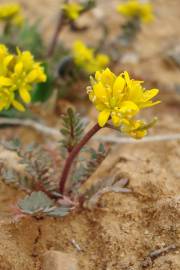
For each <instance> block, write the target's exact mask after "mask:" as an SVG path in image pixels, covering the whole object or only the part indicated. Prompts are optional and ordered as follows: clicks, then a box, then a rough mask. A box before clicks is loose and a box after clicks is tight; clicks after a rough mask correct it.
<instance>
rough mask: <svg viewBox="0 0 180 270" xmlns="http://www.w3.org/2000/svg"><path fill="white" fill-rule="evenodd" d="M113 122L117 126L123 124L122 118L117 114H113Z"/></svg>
mask: <svg viewBox="0 0 180 270" xmlns="http://www.w3.org/2000/svg"><path fill="white" fill-rule="evenodd" d="M111 118H112V122H113V125H114V126H115V127H119V126H120V124H121V118H120V117H119V116H118V115H117V114H116V113H114V114H113V113H112V114H111Z"/></svg>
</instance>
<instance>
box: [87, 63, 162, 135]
mask: <svg viewBox="0 0 180 270" xmlns="http://www.w3.org/2000/svg"><path fill="white" fill-rule="evenodd" d="M87 92H88V95H89V99H90V100H91V102H92V103H93V104H94V105H95V107H96V109H97V110H98V111H99V116H98V123H99V125H100V126H101V127H103V126H105V125H106V123H107V121H108V120H110V119H111V120H112V123H113V125H114V126H115V127H120V128H121V131H122V132H123V133H126V134H128V135H129V136H132V137H134V138H137V139H138V138H141V137H143V136H145V135H146V133H147V128H148V127H150V125H147V124H146V123H145V122H144V121H142V120H136V119H135V116H136V115H137V114H138V113H139V111H140V110H141V109H143V108H147V107H151V106H154V105H156V104H158V103H160V101H156V102H152V100H151V99H152V98H153V97H155V96H156V95H157V94H158V92H159V90H158V89H151V90H145V89H144V88H143V87H142V82H141V81H136V80H133V79H130V78H129V74H128V73H127V72H126V71H125V72H124V73H122V74H120V75H118V76H116V75H115V74H114V73H113V72H111V71H110V70H109V69H108V68H106V69H105V70H104V71H101V72H100V71H97V72H96V74H95V78H91V86H90V87H88V88H87Z"/></svg>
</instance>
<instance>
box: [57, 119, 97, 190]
mask: <svg viewBox="0 0 180 270" xmlns="http://www.w3.org/2000/svg"><path fill="white" fill-rule="evenodd" d="M100 129H101V127H100V126H99V125H98V124H96V125H94V126H93V127H92V128H91V129H90V130H89V131H88V133H87V134H86V135H85V136H84V137H83V138H82V140H81V141H80V142H79V143H78V144H77V145H76V146H75V147H74V148H73V149H72V151H71V152H70V153H69V156H68V158H67V159H66V162H65V166H64V169H63V172H62V175H61V178H60V182H59V191H60V193H61V194H63V193H64V190H65V185H66V181H67V178H68V175H69V172H70V169H71V166H72V163H73V161H74V159H75V157H76V156H77V155H78V154H79V152H80V150H81V149H82V147H83V146H84V145H85V144H86V143H87V142H88V141H89V139H90V138H91V137H92V136H93V135H94V134H95V133H96V132H98V131H99V130H100Z"/></svg>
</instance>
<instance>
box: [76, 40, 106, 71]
mask: <svg viewBox="0 0 180 270" xmlns="http://www.w3.org/2000/svg"><path fill="white" fill-rule="evenodd" d="M72 54H73V58H74V62H75V64H76V65H77V66H79V67H80V68H82V69H84V70H85V71H86V72H87V73H89V74H92V73H94V72H95V71H96V70H102V69H103V68H104V67H105V66H107V65H108V63H109V62H110V59H109V57H108V56H107V55H106V54H101V53H98V54H95V52H94V49H92V48H88V47H87V46H86V45H85V44H84V43H83V42H82V41H76V42H75V43H74V44H73V49H72Z"/></svg>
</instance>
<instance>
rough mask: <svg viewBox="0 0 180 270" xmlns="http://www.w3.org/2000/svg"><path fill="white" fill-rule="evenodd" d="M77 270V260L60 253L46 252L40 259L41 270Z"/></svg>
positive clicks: (70, 255)
mask: <svg viewBox="0 0 180 270" xmlns="http://www.w3.org/2000/svg"><path fill="white" fill-rule="evenodd" d="M52 269H53V270H78V262H77V259H76V258H75V257H74V256H73V255H72V254H70V253H69V254H68V253H64V252H61V251H55V250H51V251H47V252H46V253H45V254H44V255H43V257H42V270H52Z"/></svg>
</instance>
